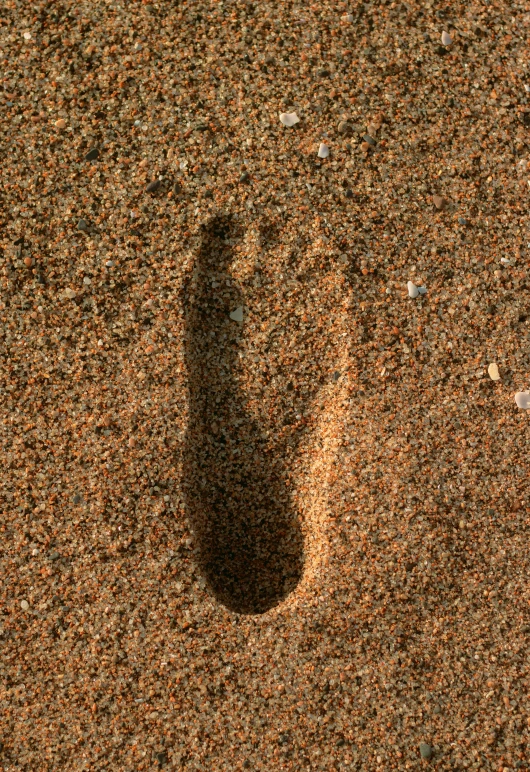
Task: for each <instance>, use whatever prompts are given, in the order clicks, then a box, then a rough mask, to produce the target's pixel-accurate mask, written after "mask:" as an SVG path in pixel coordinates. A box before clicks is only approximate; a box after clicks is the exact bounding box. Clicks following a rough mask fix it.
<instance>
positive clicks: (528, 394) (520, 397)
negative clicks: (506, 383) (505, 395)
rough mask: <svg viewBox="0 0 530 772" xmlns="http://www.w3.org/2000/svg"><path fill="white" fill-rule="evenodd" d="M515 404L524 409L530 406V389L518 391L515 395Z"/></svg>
mask: <svg viewBox="0 0 530 772" xmlns="http://www.w3.org/2000/svg"><path fill="white" fill-rule="evenodd" d="M515 404H516V405H517V407H520V408H522V409H523V410H528V408H530V391H518V392H517V394H516V395H515Z"/></svg>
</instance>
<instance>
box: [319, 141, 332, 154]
mask: <svg viewBox="0 0 530 772" xmlns="http://www.w3.org/2000/svg"><path fill="white" fill-rule="evenodd" d="M328 155H329V147H328V146H327V145H325V144H324V143H323V142H321V143H320V147H319V148H318V157H319V158H327V157H328Z"/></svg>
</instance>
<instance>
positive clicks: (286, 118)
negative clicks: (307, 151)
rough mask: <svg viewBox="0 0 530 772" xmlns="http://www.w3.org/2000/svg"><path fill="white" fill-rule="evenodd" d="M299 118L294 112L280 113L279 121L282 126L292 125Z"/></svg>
mask: <svg viewBox="0 0 530 772" xmlns="http://www.w3.org/2000/svg"><path fill="white" fill-rule="evenodd" d="M299 120H300V118H299V117H298V116H297V114H296V113H280V121H281V122H282V123H283V125H284V126H294V125H295V123H298V122H299Z"/></svg>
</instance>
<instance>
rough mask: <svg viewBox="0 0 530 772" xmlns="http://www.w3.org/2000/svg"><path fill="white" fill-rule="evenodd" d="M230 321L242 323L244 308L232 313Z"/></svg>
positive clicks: (240, 307) (241, 307)
mask: <svg viewBox="0 0 530 772" xmlns="http://www.w3.org/2000/svg"><path fill="white" fill-rule="evenodd" d="M230 319H233V320H234V322H242V321H243V306H239V308H236V310H235V311H232V313H231V314H230Z"/></svg>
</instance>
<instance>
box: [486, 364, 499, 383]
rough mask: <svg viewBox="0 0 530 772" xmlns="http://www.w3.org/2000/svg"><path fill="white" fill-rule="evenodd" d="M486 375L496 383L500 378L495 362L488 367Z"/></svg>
mask: <svg viewBox="0 0 530 772" xmlns="http://www.w3.org/2000/svg"><path fill="white" fill-rule="evenodd" d="M488 375H489V377H490V378H491V380H492V381H498V380H499V378H500V377H501V376H500V375H499V368H498V367H497V365H496V364H495V362H492V363H491V365H489V366H488Z"/></svg>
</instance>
